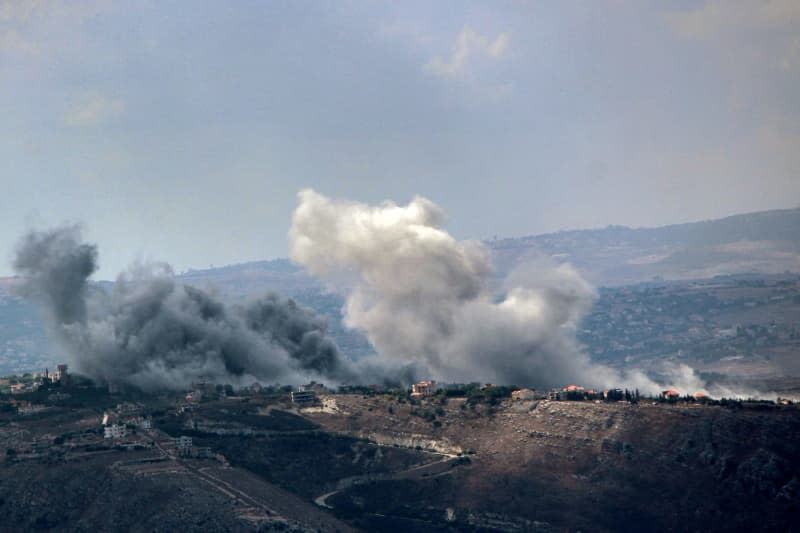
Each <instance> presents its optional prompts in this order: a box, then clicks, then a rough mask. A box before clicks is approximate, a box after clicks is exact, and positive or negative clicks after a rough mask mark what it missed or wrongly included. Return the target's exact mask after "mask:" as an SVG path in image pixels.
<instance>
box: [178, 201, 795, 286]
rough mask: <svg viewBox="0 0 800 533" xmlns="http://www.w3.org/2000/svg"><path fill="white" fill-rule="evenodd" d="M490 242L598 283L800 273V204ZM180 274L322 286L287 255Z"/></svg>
mask: <svg viewBox="0 0 800 533" xmlns="http://www.w3.org/2000/svg"><path fill="white" fill-rule="evenodd" d="M485 244H486V245H487V246H488V247H489V249H490V250H491V252H492V256H493V259H494V262H495V266H496V269H497V275H498V276H499V277H504V276H505V275H507V274H508V273H509V272H511V271H513V270H514V269H515V268H517V267H519V266H521V265H523V264H525V263H526V262H527V261H530V260H532V259H534V258H540V257H548V258H551V259H553V260H555V261H557V262H569V263H571V264H573V265H574V266H575V267H576V268H577V269H578V270H579V271H580V272H581V273H582V274H583V275H584V276H585V277H586V278H587V279H588V280H589V281H591V282H592V283H594V284H595V285H598V286H618V285H624V284H629V283H639V282H643V281H651V280H653V279H665V280H669V279H676V280H680V279H701V278H710V277H713V276H717V275H728V274H743V273H760V274H774V273H781V272H785V271H791V272H800V208H795V209H780V210H772V211H761V212H757V213H747V214H741V215H733V216H729V217H725V218H721V219H716V220H708V221H703V222H689V223H685V224H672V225H668V226H662V227H655V228H630V227H627V226H608V227H606V228H603V229H589V230H567V231H560V232H556V233H546V234H541V235H530V236H524V237H516V238H504V239H496V240H491V241H486V242H485ZM178 277H179V278H180V279H182V280H184V281H186V282H187V283H195V284H200V285H212V286H217V287H219V288H221V289H223V290H225V291H228V290H230V291H232V292H233V293H234V294H237V295H244V294H245V293H246V292H247V291H248V290H277V291H279V292H295V291H298V290H305V289H311V288H318V287H320V285H321V284H320V282H319V281H318V280H316V279H315V278H313V277H312V276H310V275H308V274H306V273H305V272H304V270H303V269H302V268H301V267H300V266H298V265H296V264H294V263H292V262H291V261H289V260H288V259H274V260H271V261H254V262H249V263H241V264H233V265H228V266H224V267H220V268H211V269H205V270H190V271H188V272H186V273H183V274H181V275H179V276H178Z"/></svg>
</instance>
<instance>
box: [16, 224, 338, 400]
mask: <svg viewBox="0 0 800 533" xmlns="http://www.w3.org/2000/svg"><path fill="white" fill-rule="evenodd" d="M97 255H98V254H97V249H96V247H95V246H93V245H90V244H86V243H83V242H82V241H81V236H80V231H79V229H78V228H77V227H75V226H67V227H61V228H56V229H52V230H49V231H44V232H31V233H29V234H27V235H26V236H25V237H24V238H23V239H22V241H21V242H20V245H19V247H18V250H17V255H16V259H15V262H14V266H15V268H16V269H17V271H18V272H19V273H20V274H22V275H24V276H25V277H26V278H27V281H26V284H25V285H24V289H23V290H24V291H25V293H26V294H27V295H29V296H31V297H33V298H35V299H37V300H38V301H39V302H41V303H42V304H43V305H44V307H45V309H46V310H47V315H48V317H49V319H50V321H51V323H50V327H51V329H52V331H53V333H54V334H55V336H56V338H57V339H58V341H59V342H60V344H61V346H63V347H64V348H65V349H66V351H67V353H68V354H69V356H70V358H71V359H70V363H71V364H72V365H73V366H74V367H75V368H76V369H77V370H78V371H80V372H83V373H85V374H86V375H88V376H90V377H91V378H94V379H97V380H99V381H101V382H117V383H126V384H129V385H133V386H136V387H138V388H141V389H144V390H158V389H176V388H177V389H180V388H185V387H187V386H188V385H189V384H190V383H192V382H193V381H199V380H209V381H211V382H213V383H235V384H245V383H248V382H252V381H253V380H261V381H265V382H280V381H283V382H287V381H289V382H297V381H299V380H305V379H309V378H315V377H316V378H325V379H331V380H334V381H339V380H347V379H353V374H352V373H351V371H350V370H349V369H348V364H347V363H346V362H345V361H344V360H343V359H342V358H341V356H340V354H339V351H338V349H337V347H336V345H335V343H334V342H333V341H332V340H331V339H330V338H328V337H327V336H326V335H325V325H324V323H323V322H322V321H321V320H319V319H318V318H316V317H315V316H314V315H313V314H312V313H311V312H309V311H307V310H305V309H302V308H300V307H299V306H297V305H296V304H295V303H294V302H293V301H291V300H284V299H282V298H280V297H278V296H275V295H269V296H266V297H264V298H262V299H259V300H255V301H253V302H251V303H249V304H247V305H245V306H234V307H229V306H226V305H225V304H223V303H222V302H221V301H219V300H217V299H215V298H214V297H212V296H211V295H209V294H208V293H206V292H204V291H202V290H200V289H197V288H194V287H191V286H187V285H181V284H179V283H177V282H176V281H175V280H174V279H172V277H171V272H170V271H169V269H168V267H166V266H163V265H162V266H157V265H156V266H151V267H138V268H134V269H132V270H131V272H129V273H127V274H124V275H121V276H120V277H119V278H118V280H117V283H116V284H115V285H114V287H113V289H112V290H111V291H110V292H106V291H105V290H103V289H101V288H99V287H92V286H90V285H89V283H88V279H89V276H90V275H91V274H92V273H93V272H94V271H95V270H96V268H97Z"/></svg>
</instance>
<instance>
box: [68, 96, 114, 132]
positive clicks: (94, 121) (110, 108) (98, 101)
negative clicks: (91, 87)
mask: <svg viewBox="0 0 800 533" xmlns="http://www.w3.org/2000/svg"><path fill="white" fill-rule="evenodd" d="M124 112H125V103H124V102H123V101H122V100H120V99H117V98H109V97H107V96H104V95H102V94H98V93H92V94H88V95H86V96H84V97H82V98H81V99H80V101H78V102H77V103H75V104H73V105H72V107H70V108H69V110H67V112H66V114H65V115H64V122H65V123H66V124H67V125H69V126H75V127H89V126H97V125H100V124H103V123H105V122H107V121H109V120H111V119H114V118H117V117H119V116H121V115H122V114H123V113H124Z"/></svg>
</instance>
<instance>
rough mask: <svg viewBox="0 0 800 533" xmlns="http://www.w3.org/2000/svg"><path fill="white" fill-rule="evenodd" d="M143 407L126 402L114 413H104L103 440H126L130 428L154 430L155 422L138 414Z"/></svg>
mask: <svg viewBox="0 0 800 533" xmlns="http://www.w3.org/2000/svg"><path fill="white" fill-rule="evenodd" d="M141 407H142V406H141V405H140V404H135V403H130V402H125V403H121V404H118V405H117V407H116V409H114V410H113V411H110V412H109V411H106V412H105V413H103V420H102V425H103V438H105V439H122V438H125V437H126V436H127V435H128V429H129V428H138V429H142V430H149V429H152V427H153V422H152V420H151V419H150V418H147V417H144V416H142V415H140V414H136V413H137V411H139V410H140V408H141Z"/></svg>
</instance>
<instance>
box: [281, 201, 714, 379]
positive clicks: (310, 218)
mask: <svg viewBox="0 0 800 533" xmlns="http://www.w3.org/2000/svg"><path fill="white" fill-rule="evenodd" d="M444 221H445V215H444V213H443V211H442V210H441V209H440V208H439V207H438V206H437V205H435V204H434V203H433V202H431V201H429V200H426V199H425V198H420V197H416V198H414V199H413V200H412V201H411V202H410V203H409V204H408V205H405V206H399V205H396V204H394V203H392V202H385V203H383V204H381V205H379V206H369V205H365V204H361V203H355V202H349V201H339V200H332V199H329V198H326V197H325V196H322V195H320V194H318V193H316V192H314V191H312V190H304V191H301V192H300V193H299V205H298V207H297V209H296V210H295V212H294V216H293V224H292V228H291V230H290V253H291V257H292V259H293V260H294V261H296V262H298V263H300V264H301V265H304V266H305V267H306V268H307V269H308V270H309V271H310V272H312V273H313V274H315V275H317V276H320V277H321V278H323V279H326V280H328V281H329V282H331V283H333V284H341V282H342V281H343V280H344V282H345V283H347V284H348V285H349V293H348V296H347V301H346V304H345V309H344V311H345V320H346V324H347V325H348V326H349V327H352V328H356V329H359V330H361V331H363V332H364V333H365V334H366V335H367V337H368V338H369V340H370V341H371V342H372V344H373V345H374V346H375V348H376V349H377V351H378V352H379V354H380V356H381V357H382V358H383V359H384V360H388V361H391V362H394V363H395V364H409V363H410V364H413V365H414V366H416V367H417V368H420V369H422V370H421V371H423V372H427V374H428V375H429V376H430V377H434V378H437V379H444V380H454V381H474V380H488V381H492V382H496V383H505V384H510V383H514V384H517V385H525V386H534V387H537V388H548V387H553V386H564V385H566V384H567V383H573V382H577V383H579V384H584V385H587V386H597V387H621V386H627V387H631V388H634V387H636V388H639V389H641V390H642V391H645V392H649V393H657V392H658V391H660V390H664V389H665V388H668V387H669V386H676V387H680V390H683V391H691V392H694V391H695V390H703V389H706V388H707V387H706V386H705V383H703V382H702V380H700V379H699V378H698V377H697V376H696V373H694V371H693V370H692V369H691V368H689V367H685V366H684V365H682V366H680V367H679V368H670V369H666V371H665V374H668V375H669V378H670V383H668V384H664V383H662V384H659V383H656V382H655V381H653V380H651V379H650V378H648V377H647V376H646V375H645V374H644V373H642V372H640V371H636V370H630V371H628V372H624V373H620V372H617V371H616V370H614V369H611V368H609V367H606V366H604V365H599V364H595V363H593V362H592V361H591V360H590V358H589V356H588V355H587V354H586V353H585V351H584V350H583V349H582V347H581V346H580V345H579V343H578V342H577V341H576V336H575V330H576V326H577V325H578V324H579V323H580V321H581V319H582V318H583V317H584V316H585V314H586V313H587V312H588V311H589V310H590V308H591V306H592V304H593V302H594V298H595V294H594V291H593V289H592V288H591V287H590V286H589V284H588V283H587V282H586V281H585V280H584V279H583V278H582V277H581V276H580V275H579V274H578V273H577V272H576V271H575V270H574V269H573V268H572V267H571V266H570V265H567V264H562V265H556V264H553V263H552V262H550V261H548V260H541V261H540V262H538V263H531V264H528V265H527V266H526V267H525V268H523V269H520V270H518V271H516V272H514V273H512V274H511V275H510V276H509V277H508V279H506V280H504V282H503V283H502V286H501V287H499V288H498V287H496V285H497V283H496V281H495V280H493V268H492V262H491V257H490V253H489V251H488V250H487V248H486V247H485V246H484V245H483V244H481V243H480V242H474V241H458V240H456V239H454V238H453V237H452V236H451V235H449V234H448V233H447V232H446V231H445V230H444V229H442V226H443V224H444ZM687 387H691V388H687Z"/></svg>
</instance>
